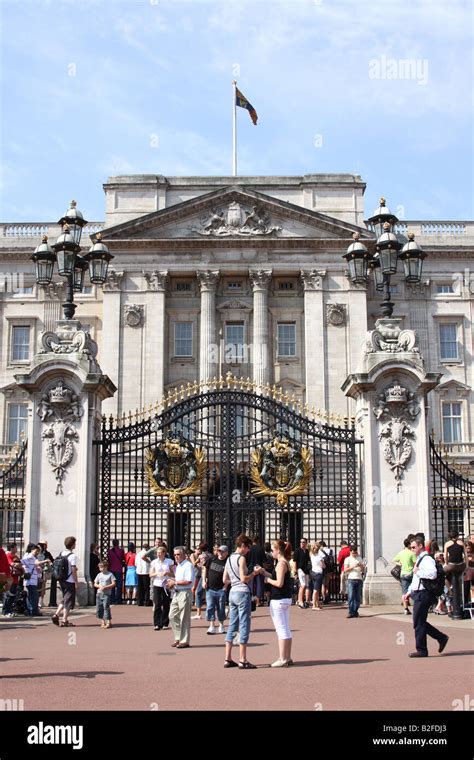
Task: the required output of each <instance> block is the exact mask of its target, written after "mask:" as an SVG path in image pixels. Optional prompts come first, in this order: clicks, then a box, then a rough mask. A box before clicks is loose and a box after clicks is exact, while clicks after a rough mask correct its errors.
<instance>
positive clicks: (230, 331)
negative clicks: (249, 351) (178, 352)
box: [225, 322, 244, 362]
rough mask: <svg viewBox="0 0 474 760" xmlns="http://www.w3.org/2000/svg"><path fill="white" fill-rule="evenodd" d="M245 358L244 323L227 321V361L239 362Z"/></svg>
mask: <svg viewBox="0 0 474 760" xmlns="http://www.w3.org/2000/svg"><path fill="white" fill-rule="evenodd" d="M243 358H244V323H243V322H227V323H226V326H225V361H227V362H237V361H242V360H243Z"/></svg>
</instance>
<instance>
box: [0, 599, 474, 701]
mask: <svg viewBox="0 0 474 760" xmlns="http://www.w3.org/2000/svg"><path fill="white" fill-rule="evenodd" d="M360 612H361V617H360V618H358V619H353V620H350V619H347V618H346V615H347V609H345V608H343V607H335V606H332V605H329V606H328V607H326V608H325V609H324V610H322V611H321V612H317V611H313V610H301V609H299V608H296V607H293V608H292V609H291V628H292V630H293V632H294V638H293V653H292V656H293V659H294V661H295V665H294V667H292V668H281V669H275V668H270V667H269V665H270V663H271V662H273V661H274V660H276V659H277V656H278V654H277V641H276V636H275V632H274V628H273V624H272V621H271V617H270V612H269V610H268V608H266V607H265V608H261V609H258V610H257V611H256V612H255V613H254V614H253V615H252V634H251V638H250V646H249V648H248V656H249V660H250V661H251V662H254V663H255V664H257V665H258V666H259V667H258V669H257V670H253V671H242V670H239V669H237V668H235V669H230V670H226V669H224V668H223V662H224V636H223V635H219V634H215V635H214V636H209V635H207V634H206V630H207V626H208V624H207V623H206V621H205V620H193V621H192V634H191V648H190V649H184V650H180V651H176V650H175V649H173V648H172V647H171V644H172V640H173V637H172V633H171V631H170V630H169V631H154V630H153V627H152V609H151V608H138V607H134V606H121V607H114V608H113V628H112V629H110V630H102V629H100V628H99V624H98V621H97V620H96V618H95V616H94V611H93V610H92V609H91V608H82V609H81V610H79V611H78V613H77V614H75V615H73V616H72V618H71V620H72V621H73V622H74V623H75V628H57V627H56V626H53V625H52V624H51V623H49V622H47V619H45V620H36V621H34V622H33V621H28V619H25V618H15V619H13V620H8V621H5V622H2V623H1V625H0V629H1V636H2V642H3V643H2V656H1V661H2V677H1V694H2V698H3V699H12V700H13V699H16V700H20V699H21V700H23V706H24V709H25V710H41V711H44V710H105V709H110V710H125V709H126V710H150V709H155V710H156V709H158V710H183V709H184V710H225V709H229V710H231V709H244V710H245V709H248V710H269V709H273V710H283V709H285V710H288V709H294V710H369V709H371V710H394V709H395V710H419V709H420V708H423V709H424V710H447V711H450V710H452V709H453V701H454V700H464V698H465V694H469V693H470V689H471V692H472V688H471V685H472V682H471V681H470V676H469V674H470V673H472V654H473V634H472V631H473V629H472V623H471V621H462V622H454V621H449V620H447V619H446V618H443V617H436V616H434V615H430V618H429V619H430V621H431V622H432V623H433V624H434V625H436V626H437V627H439V628H440V629H441V630H443V631H445V632H446V633H448V634H449V636H450V640H449V643H448V646H447V648H446V650H445V652H444V653H443V654H442V655H438V654H437V644H436V642H434V641H433V642H431V640H430V641H429V650H430V657H429V658H428V659H419V660H410V659H409V658H408V653H409V652H410V651H413V649H414V637H413V629H412V621H411V618H409V617H405V616H404V615H402V614H400V613H399V612H398V609H397V608H391V609H390V613H391V614H388V615H387V614H386V613H387V610H384V609H383V608H376V609H373V608H362V609H361V610H360ZM234 654H235V658H236V659H237V658H238V649H237V648H236V649H234ZM419 677H421V681H419V680H418V678H419ZM415 679H416V681H417V682H418V684H420V683H421V684H422V686H423V700H422V703H421V702H420V698H419V688H417V689H415V688H413V684H414V683H415ZM242 687H243V688H244V691H241V690H240V689H241V688H242ZM237 694H241V695H244V697H243V698H241V699H240V698H239V700H238V702H236V695H237ZM455 704H459V703H455Z"/></svg>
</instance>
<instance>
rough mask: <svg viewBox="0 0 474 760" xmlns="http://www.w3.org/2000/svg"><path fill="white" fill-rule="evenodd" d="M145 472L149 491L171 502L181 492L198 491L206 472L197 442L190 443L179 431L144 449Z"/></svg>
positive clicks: (175, 500) (202, 455) (181, 493)
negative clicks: (152, 446)
mask: <svg viewBox="0 0 474 760" xmlns="http://www.w3.org/2000/svg"><path fill="white" fill-rule="evenodd" d="M145 456H146V464H145V474H146V478H147V480H148V485H149V486H150V491H151V492H152V493H153V494H155V495H156V496H167V497H168V500H169V503H170V505H171V506H176V505H177V504H179V503H180V502H181V497H182V496H192V495H193V494H197V493H199V489H200V486H201V481H202V479H203V477H204V475H205V472H206V457H205V454H204V450H203V449H202V448H201V447H200V446H193V444H192V443H190V441H187V440H186V439H184V438H183V437H182V435H181V434H177V435H170V436H167V437H166V438H165V440H164V441H160V443H159V444H158V445H157V446H155V448H153V449H147V451H146V453H145Z"/></svg>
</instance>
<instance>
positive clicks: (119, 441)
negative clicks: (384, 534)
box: [96, 382, 363, 554]
mask: <svg viewBox="0 0 474 760" xmlns="http://www.w3.org/2000/svg"><path fill="white" fill-rule="evenodd" d="M186 396H188V397H186ZM180 397H181V398H180V400H179V398H178V394H175V398H174V399H173V401H172V402H171V405H170V403H169V400H168V402H167V403H165V406H167V407H168V408H165V409H164V410H163V411H162V412H161V414H159V415H155V416H149V417H148V418H146V419H141V420H140V419H138V418H136V419H135V420H134V419H133V418H131V417H129V418H125V417H124V418H122V419H121V420H120V421H119V422H116V421H114V420H113V418H108V419H106V418H103V424H102V434H101V440H100V441H97V444H98V445H99V446H100V451H101V462H100V488H99V503H98V510H97V514H96V519H97V523H98V537H99V543H100V547H101V553H102V554H105V552H106V550H107V549H108V548H109V547H110V545H111V540H112V539H114V538H117V539H118V540H119V542H120V544H121V545H125V546H126V545H127V543H128V542H129V541H133V542H134V543H135V544H136V545H137V547H139V546H141V545H142V544H143V543H148V544H150V546H151V545H153V540H154V539H155V538H162V539H164V540H165V541H166V542H167V544H168V546H176V545H181V544H182V545H184V546H187V547H194V546H195V545H196V543H198V542H199V541H201V540H206V541H207V542H208V543H209V544H210V545H212V544H214V543H226V544H229V543H230V545H232V543H233V541H234V539H235V537H236V536H237V535H238V534H239V533H241V532H245V533H247V534H249V535H251V536H254V535H256V534H258V535H259V536H260V537H261V538H262V540H270V539H272V538H275V537H280V536H281V537H283V538H285V539H288V540H290V542H291V543H292V545H293V546H295V545H297V544H298V541H299V539H300V538H301V537H302V536H303V535H304V536H306V537H308V538H309V539H310V540H316V539H319V538H323V539H324V540H325V541H326V543H327V545H328V546H329V547H331V548H334V549H336V548H337V546H338V544H339V542H340V540H341V539H342V538H345V539H346V540H348V541H349V542H354V543H356V542H359V543H360V542H361V539H362V537H363V531H362V517H361V513H360V508H359V488H358V456H357V454H358V446H359V444H360V443H361V442H360V441H358V440H356V436H355V431H354V428H353V427H352V426H350V425H349V423H348V422H346V423H345V424H344V423H343V424H341V425H340V426H333V425H327V424H323V423H322V422H320V421H318V420H315V419H310V418H308V417H305V416H303V415H301V414H299V413H297V412H296V411H295V409H294V408H292V406H291V404H285V403H281V402H280V401H277V400H276V399H275V398H272V397H271V396H270V397H267V396H265V395H257V394H255V393H252V392H249V391H246V390H244V389H242V388H240V389H239V388H238V384H237V382H236V383H234V384H233V385H232V384H231V385H230V386H229V385H228V386H227V387H222V386H221V387H218V388H217V389H215V390H209V391H207V392H204V393H194V395H193V393H192V392H189V391H188V392H187V393H186V392H185V391H184V389H183V392H182V393H181V394H180ZM170 439H173V440H175V441H179V440H180V441H181V443H182V446H183V450H185V448H186V447H187V448H188V450H191V449H192V450H193V451H194V452H196V451H200V452H201V454H202V456H201V458H202V462H201V471H200V474H199V477H197V478H196V479H195V480H196V481H199V482H198V486H197V487H195V490H194V492H193V493H186V491H185V490H184V491H183V494H184V495H177V496H176V495H175V496H172V495H169V494H168V495H164V494H163V492H162V491H163V489H161V490H160V488H153V486H152V485H151V484H150V478H149V473H150V469H149V465H150V457H151V456H152V455H153V454H155V459H154V460H153V464H152V467H154V468H155V469H156V471H157V472H158V470H159V467H160V463H159V458H160V452H161V451H162V450H163V447H164V445H165V442H166V441H169V440H170ZM275 441H276V444H275V446H276V447H277V448H278V446H279V445H280V444H281V442H282V441H283V443H284V442H285V441H289V442H290V448H291V450H292V451H293V452H295V451H296V452H298V451H301V450H303V449H305V450H307V452H308V453H307V459H308V461H307V463H306V466H307V469H306V471H305V476H304V477H306V483H305V488H304V492H303V493H298V494H293V495H291V494H290V495H289V496H288V497H287V499H286V500H284V501H286V503H282V502H281V500H280V503H278V502H277V496H276V495H275V494H261V493H258V492H257V491H258V488H256V486H255V483H253V482H252V479H251V467H252V461H254V460H253V455H254V453H255V451H256V450H257V449H258V447H261V446H263V445H264V444H267V447H268V445H271V444H272V442H275ZM278 441H280V443H278ZM160 444H161V446H160ZM177 445H179V443H178V444H177ZM285 445H286V444H285ZM283 448H284V446H283ZM157 452H158V453H157ZM298 456H299V454H296V455H295V457H296V459H297V457H298ZM296 459H295V461H296ZM177 466H178V465H177ZM147 467H148V474H147ZM173 467H174V465H173ZM193 467H194V469H193V474H194V475H195V474H196V472H195V465H193ZM278 468H279V473H280V474H281V476H282V479H283V480H284V479H285V466H284V464H283V465H282V466H281V467H280V464H278V463H277V469H278ZM169 470H170V472H171V467H170V468H169ZM178 471H179V466H178V470H176V468H175V469H174V470H173V472H172V473H171V476H173V473H174V474H175V475H176V473H177V472H178ZM292 472H295V467H293V469H292ZM301 473H302V470H301V472H300V476H301V477H302V478H303V476H302V475H301ZM168 474H169V473H168ZM157 477H158V478H159V475H158V474H157ZM277 477H278V474H277ZM295 477H296V476H295ZM175 479H176V478H175ZM178 479H179V478H178ZM303 480H304V478H303ZM301 482H303V481H301ZM154 491H155V492H154Z"/></svg>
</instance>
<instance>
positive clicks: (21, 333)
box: [11, 325, 30, 362]
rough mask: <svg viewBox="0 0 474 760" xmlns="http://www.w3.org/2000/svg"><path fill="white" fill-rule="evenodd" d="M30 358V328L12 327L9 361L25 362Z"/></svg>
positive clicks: (22, 326)
mask: <svg viewBox="0 0 474 760" xmlns="http://www.w3.org/2000/svg"><path fill="white" fill-rule="evenodd" d="M29 358H30V327H28V326H25V325H14V326H13V327H12V348H11V361H13V362H25V361H28V360H29Z"/></svg>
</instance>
